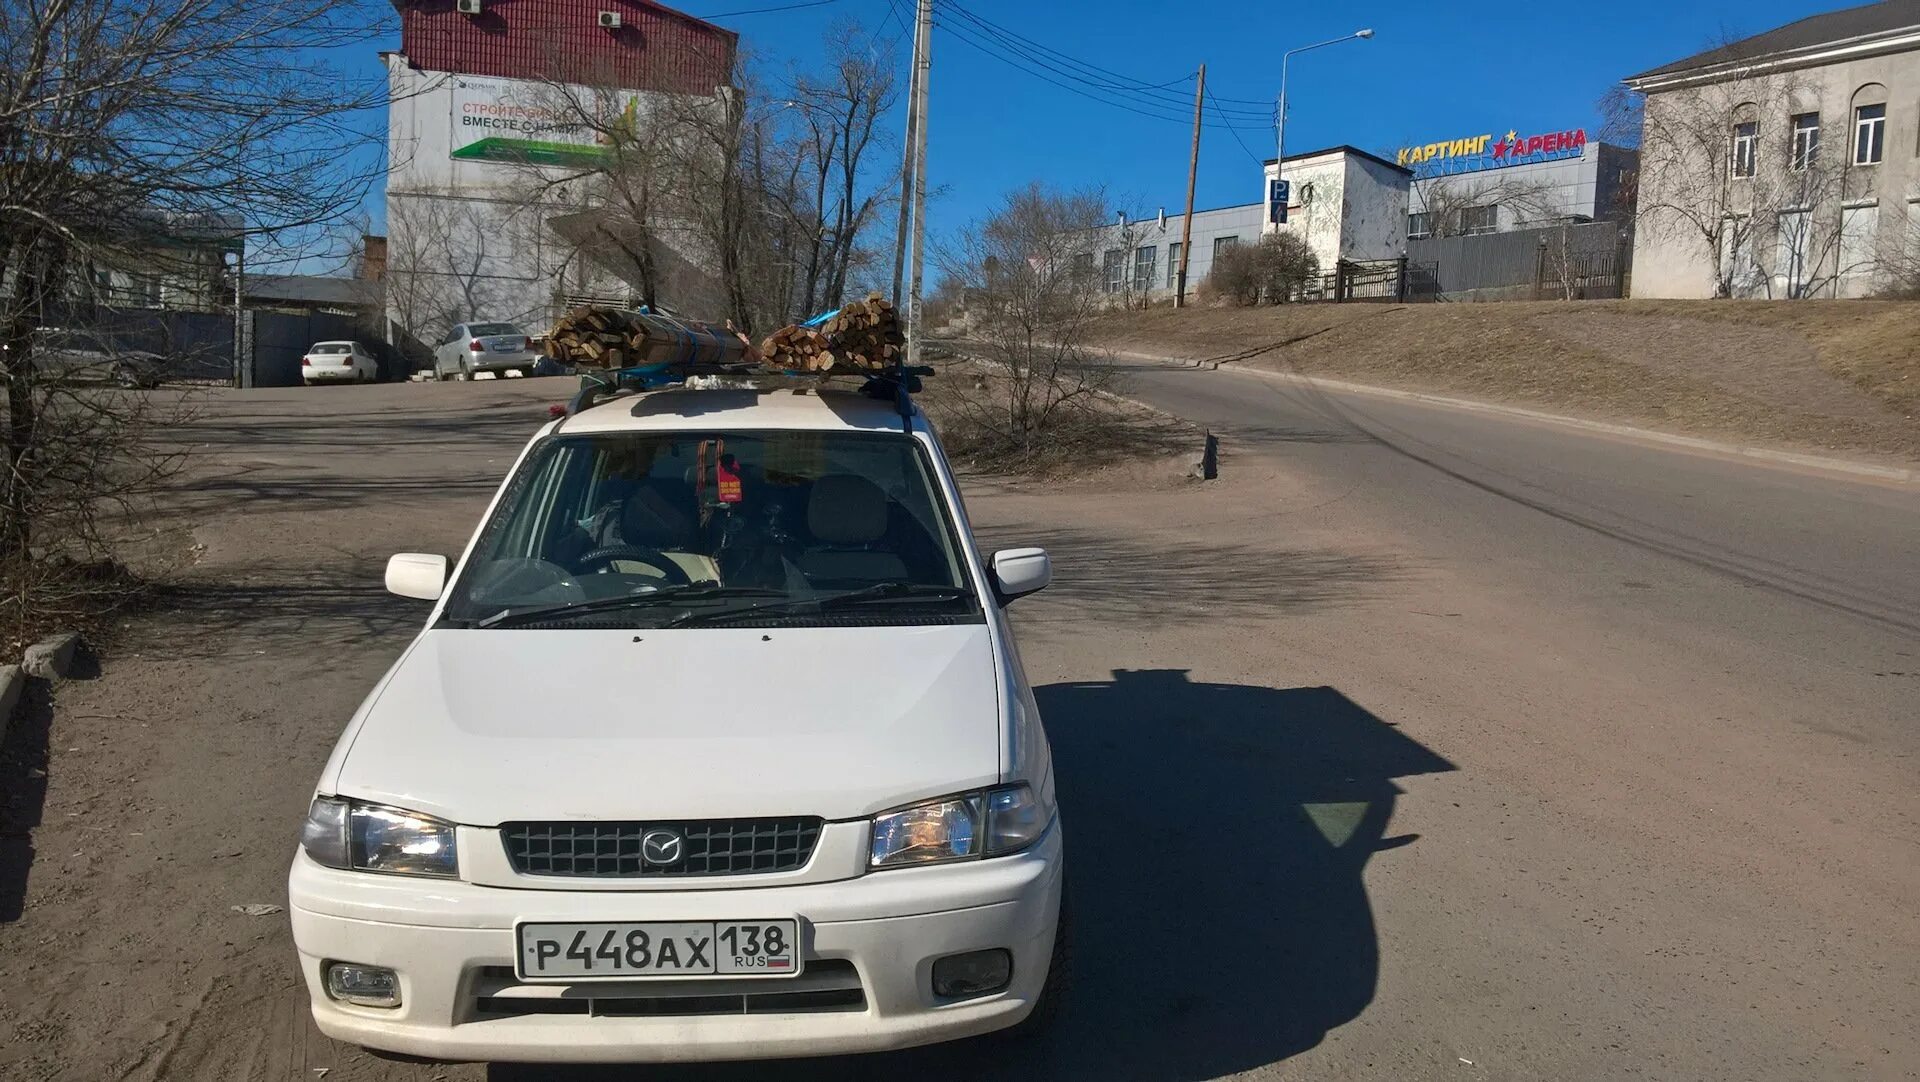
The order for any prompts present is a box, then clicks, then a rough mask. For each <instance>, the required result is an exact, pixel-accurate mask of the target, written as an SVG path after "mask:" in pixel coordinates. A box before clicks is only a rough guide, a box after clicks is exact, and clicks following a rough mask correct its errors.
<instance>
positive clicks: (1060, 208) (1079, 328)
mask: <svg viewBox="0 0 1920 1082" xmlns="http://www.w3.org/2000/svg"><path fill="white" fill-rule="evenodd" d="M1106 206H1107V199H1106V195H1105V193H1104V192H1101V191H1100V190H1098V189H1082V190H1077V191H1063V190H1059V189H1054V188H1049V187H1047V186H1045V185H1042V184H1040V183H1037V182H1036V183H1033V184H1029V185H1028V186H1026V187H1024V188H1020V189H1016V190H1015V191H1013V192H1011V193H1009V194H1008V195H1007V196H1006V197H1005V198H1004V199H1002V200H1001V203H1000V205H999V207H998V208H996V209H995V210H994V212H993V213H992V214H991V215H989V216H988V217H987V218H986V219H984V220H982V221H980V222H977V223H975V224H973V225H971V226H968V227H967V228H966V229H964V230H961V231H960V232H959V234H958V235H957V236H955V237H954V238H953V240H952V242H951V243H949V244H947V245H944V246H943V247H942V248H941V249H940V250H939V251H938V253H937V254H936V258H937V260H938V263H939V266H940V269H941V271H942V273H943V274H944V275H945V276H946V278H947V279H948V280H949V281H953V282H958V283H961V284H962V287H963V288H964V289H965V290H966V291H967V293H968V295H969V297H970V298H972V299H970V301H969V309H970V313H969V314H970V316H971V317H972V323H973V326H974V341H975V348H976V350H977V352H978V353H979V355H980V357H981V359H982V360H984V361H986V362H987V363H988V364H989V365H990V366H991V367H992V368H993V369H994V370H995V378H996V379H998V380H1000V381H1001V387H1002V388H1003V389H1002V391H1001V392H1000V393H997V394H995V395H993V396H991V397H990V398H987V399H984V400H981V401H978V402H976V403H973V405H972V408H971V409H970V410H969V414H970V419H972V420H973V421H974V422H975V423H977V424H979V425H980V426H981V427H983V428H984V429H986V430H987V431H989V432H991V433H993V434H994V435H995V437H997V439H998V440H999V441H1000V442H1001V443H1002V444H1004V445H1005V446H1007V447H1008V448H1010V449H1011V450H1012V452H1013V454H1014V456H1015V457H1031V456H1032V455H1034V454H1037V453H1038V452H1039V451H1040V449H1041V448H1042V447H1044V446H1045V445H1046V440H1047V438H1048V435H1049V433H1050V432H1052V431H1053V430H1055V429H1058V428H1060V427H1062V426H1067V425H1070V424H1071V422H1072V421H1073V420H1074V419H1075V415H1076V413H1077V412H1079V411H1081V410H1084V409H1085V408H1087V407H1088V406H1090V405H1091V404H1092V401H1093V399H1094V397H1095V395H1096V393H1097V392H1098V390H1099V389H1100V388H1101V387H1102V386H1104V385H1105V383H1106V382H1107V381H1108V376H1107V374H1106V369H1105V368H1104V367H1103V366H1102V365H1101V364H1100V363H1099V362H1100V361H1101V360H1103V358H1101V357H1099V356H1098V355H1097V354H1096V353H1095V351H1094V350H1092V349H1091V348H1090V347H1089V346H1088V332H1089V331H1090V329H1091V326H1092V324H1093V322H1094V321H1095V320H1096V319H1098V318H1099V316H1100V315H1101V314H1102V313H1103V312H1105V311H1106V310H1107V309H1108V307H1109V299H1108V294H1107V293H1106V292H1105V289H1104V285H1105V283H1104V280H1103V279H1104V275H1103V272H1101V271H1099V270H1097V269H1096V264H1095V262H1094V258H1093V256H1092V254H1091V253H1089V252H1088V251H1087V244H1088V238H1089V237H1090V236H1096V235H1100V234H1101V233H1102V232H1104V231H1105V230H1106V229H1108V228H1109V227H1107V226H1106V225H1105V221H1106V219H1107V211H1106Z"/></svg>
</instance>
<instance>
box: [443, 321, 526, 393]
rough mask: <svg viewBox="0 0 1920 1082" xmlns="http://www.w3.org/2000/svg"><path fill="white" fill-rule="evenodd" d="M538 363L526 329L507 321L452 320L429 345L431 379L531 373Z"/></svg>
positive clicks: (502, 376) (524, 374)
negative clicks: (436, 343) (433, 343)
mask: <svg viewBox="0 0 1920 1082" xmlns="http://www.w3.org/2000/svg"><path fill="white" fill-rule="evenodd" d="M539 363H540V354H538V353H535V352H534V351H533V343H532V340H531V339H529V338H528V337H527V332H525V331H523V330H521V329H520V328H518V327H516V326H514V325H513V324H511V323H456V324H454V326H453V329H452V330H450V331H448V332H447V335H446V337H445V338H442V339H441V340H440V344H439V345H437V346H435V347H433V378H435V379H472V378H473V377H474V376H475V375H477V374H479V373H481V372H492V373H493V374H494V375H495V376H496V377H501V378H504V377H505V376H506V374H507V373H508V372H518V373H519V374H521V375H523V376H531V375H533V366H534V365H536V364H539Z"/></svg>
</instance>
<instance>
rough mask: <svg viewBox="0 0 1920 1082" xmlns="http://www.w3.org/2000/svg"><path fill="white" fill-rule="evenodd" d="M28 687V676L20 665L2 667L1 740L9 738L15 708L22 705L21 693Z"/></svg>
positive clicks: (0, 691)
mask: <svg viewBox="0 0 1920 1082" xmlns="http://www.w3.org/2000/svg"><path fill="white" fill-rule="evenodd" d="M26 687H27V674H26V673H23V672H21V671H20V666H18V665H0V740H5V739H6V738H7V729H8V727H9V726H10V725H11V723H12V722H13V708H14V707H16V706H19V705H20V693H21V692H22V691H25V690H26Z"/></svg>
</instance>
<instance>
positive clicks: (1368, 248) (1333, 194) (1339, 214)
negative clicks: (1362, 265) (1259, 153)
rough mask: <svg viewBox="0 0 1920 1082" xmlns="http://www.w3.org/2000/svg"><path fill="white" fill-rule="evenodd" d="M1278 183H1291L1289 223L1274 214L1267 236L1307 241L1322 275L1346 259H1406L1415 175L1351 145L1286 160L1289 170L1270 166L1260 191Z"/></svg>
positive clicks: (1266, 219)
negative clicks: (1283, 234)
mask: <svg viewBox="0 0 1920 1082" xmlns="http://www.w3.org/2000/svg"><path fill="white" fill-rule="evenodd" d="M1275 179H1284V180H1286V181H1287V184H1288V197H1287V213H1286V219H1287V220H1286V222H1285V223H1280V222H1277V221H1275V220H1274V219H1275V218H1277V217H1278V215H1276V214H1275V213H1273V212H1272V210H1271V209H1269V210H1268V211H1267V213H1265V214H1264V215H1263V216H1262V223H1261V229H1262V232H1263V233H1277V232H1280V231H1282V230H1284V231H1286V232H1290V233H1293V234H1295V235H1297V236H1299V237H1300V238H1301V239H1303V240H1305V241H1306V242H1307V247H1308V248H1310V249H1312V250H1313V254H1314V255H1315V256H1317V257H1319V259H1320V270H1321V272H1322V273H1325V274H1330V273H1332V272H1333V268H1334V265H1335V264H1337V263H1339V262H1341V261H1342V260H1347V261H1352V262H1367V261H1372V260H1383V259H1398V258H1399V257H1401V256H1403V255H1405V254H1407V204H1408V199H1409V193H1410V191H1411V184H1412V181H1413V171H1412V170H1411V169H1408V168H1407V167H1406V166H1404V165H1398V164H1396V163H1394V162H1390V161H1388V160H1387V159H1385V158H1382V157H1380V156H1378V155H1375V154H1369V153H1367V152H1366V151H1364V150H1360V149H1358V148H1355V147H1351V146H1337V147H1329V148H1327V149H1326V150H1314V151H1308V152H1307V153H1305V154H1289V155H1287V163H1286V169H1285V170H1284V171H1282V170H1280V169H1277V168H1276V167H1275V163H1274V162H1272V161H1268V162H1267V163H1265V167H1264V169H1263V171H1262V181H1261V192H1262V193H1263V194H1264V193H1266V192H1268V191H1271V190H1272V184H1273V181H1274V180H1275Z"/></svg>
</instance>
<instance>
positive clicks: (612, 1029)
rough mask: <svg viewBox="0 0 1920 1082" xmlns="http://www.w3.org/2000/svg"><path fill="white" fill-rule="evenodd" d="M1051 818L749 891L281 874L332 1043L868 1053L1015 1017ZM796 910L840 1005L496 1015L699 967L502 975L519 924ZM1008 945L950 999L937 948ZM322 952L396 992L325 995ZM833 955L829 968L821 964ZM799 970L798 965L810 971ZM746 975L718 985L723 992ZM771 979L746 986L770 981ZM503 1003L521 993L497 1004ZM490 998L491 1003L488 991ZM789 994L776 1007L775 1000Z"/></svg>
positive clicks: (1050, 865)
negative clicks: (904, 861) (1005, 838)
mask: <svg viewBox="0 0 1920 1082" xmlns="http://www.w3.org/2000/svg"><path fill="white" fill-rule="evenodd" d="M1061 863H1062V862H1061V839H1060V831H1059V828H1058V826H1056V827H1055V828H1054V829H1053V830H1051V831H1049V832H1048V834H1047V836H1046V837H1045V838H1044V839H1042V841H1041V842H1040V843H1039V844H1037V845H1036V846H1034V847H1033V848H1032V849H1029V850H1027V851H1026V852H1024V853H1021V854H1019V855H1016V856H1011V857H1003V858H999V859H995V860H988V861H982V862H980V863H974V864H955V865H946V866H939V867H929V868H913V869H898V870H890V871H885V872H879V873H873V874H869V875H865V876H862V877H860V878H857V879H851V880H843V881H839V882H832V883H812V884H805V885H797V886H781V887H763V888H754V889H741V890H712V889H707V890H687V891H660V890H652V891H633V892H627V891H605V890H600V891H566V890H516V889H503V888H499V887H485V886H477V885H474V884H470V883H464V882H451V883H450V882H438V881H434V880H427V879H407V878H400V877H393V876H379V875H370V874H367V873H363V872H341V871H335V870H333V869H329V868H324V867H321V866H320V865H317V864H314V863H313V862H312V861H310V860H308V859H307V858H306V856H305V855H304V854H300V855H297V856H295V858H294V863H293V869H292V872H291V873H290V875H289V877H288V893H289V898H290V901H291V903H292V904H291V907H290V913H291V914H292V920H293V938H294V945H295V947H296V948H297V949H298V951H299V955H300V968H301V971H302V973H303V974H304V975H305V977H306V981H307V988H308V992H309V994H310V996H311V999H312V1004H313V1016H314V1021H315V1023H316V1024H317V1025H318V1026H319V1028H320V1030H321V1032H323V1033H325V1034H327V1035H328V1036H329V1037H333V1038H335V1039H336V1040H342V1041H350V1042H352V1043H355V1044H361V1045H366V1046H368V1047H372V1048H379V1049H384V1050H387V1051H393V1052H402V1053H406V1054H410V1055H416V1056H424V1057H429V1058H433V1059H442V1060H504V1061H545V1062H574V1063H593V1062H670V1061H693V1060H731V1059H763V1058H773V1057H784V1056H810V1055H832V1054H839V1053H848V1052H874V1051H883V1050H888V1049H897V1048H907V1047H911V1046H914V1045H921V1044H931V1043H934V1042H937V1041H944V1040H951V1039H954V1038H959V1037H967V1036H972V1035H975V1034H980V1033H986V1032H990V1031H992V1030H996V1029H1002V1028H1005V1027H1007V1026H1011V1025H1013V1024H1015V1023H1017V1022H1019V1021H1020V1020H1021V1019H1023V1018H1025V1017H1026V1016H1027V1014H1028V1013H1029V1012H1030V1011H1031V1010H1032V1009H1033V1007H1034V1005H1035V1003H1037V1002H1038V999H1039V996H1040V991H1041V988H1042V986H1043V985H1044V984H1045V981H1046V976H1047V964H1048V960H1049V958H1050V957H1051V954H1052V950H1053V937H1054V931H1055V927H1056V923H1057V920H1058V916H1059V908H1060V890H1061V882H1062V879H1061ZM789 914H791V915H793V916H795V917H798V918H799V920H800V924H801V934H802V937H803V938H804V940H805V944H806V946H805V959H806V967H808V968H810V969H813V970H814V971H816V972H825V971H827V970H828V969H830V968H833V967H834V966H838V968H839V969H840V970H842V971H844V970H846V968H847V965H848V964H850V966H851V971H852V972H854V973H857V974H858V978H859V985H860V993H861V994H860V996H859V997H858V1000H859V1001H858V1002H857V1003H855V1004H853V1005H851V1006H849V1005H845V1004H842V1005H840V1006H837V1007H835V1008H834V1009H831V1010H818V1011H814V1010H793V1011H791V1012H790V1013H771V1012H769V1013H744V1014H743V1013H741V1012H740V1011H739V1010H738V1009H733V1010H731V1011H729V1012H728V1013H712V1014H701V1013H672V1014H665V1015H655V1016H647V1015H642V1016H634V1015H633V1014H631V1013H621V1014H619V1015H618V1016H607V1015H604V1014H602V1013H600V1010H599V1008H598V1007H597V1006H596V1007H592V1008H591V1009H590V1013H570V1014H550V1013H529V1014H502V1013H499V1010H498V1008H499V1006H500V1004H501V1003H502V1002H503V1001H502V1000H501V999H499V998H495V997H497V996H499V995H501V994H503V993H504V994H505V995H506V996H509V997H511V996H518V995H525V996H540V997H544V998H546V999H549V1000H550V999H555V998H559V999H573V1000H608V999H612V998H616V997H624V996H639V997H646V996H651V995H661V994H669V993H672V992H675V991H678V990H689V991H691V990H690V989H689V986H690V985H692V984H694V983H695V982H688V981H676V982H671V983H672V986H673V987H671V988H669V986H668V985H667V983H665V982H640V981H636V982H624V983H618V984H616V983H615V982H604V983H603V982H591V983H581V984H574V985H560V986H554V985H550V984H544V985H540V986H538V987H531V988H530V987H529V986H525V985H520V984H519V983H518V982H517V981H516V980H514V979H513V978H512V976H511V971H512V967H513V962H514V946H515V944H514V932H513V927H514V924H515V922H516V921H561V922H593V921H649V920H662V921H684V920H709V919H738V918H744V919H756V918H763V917H780V916H786V915H789ZM996 947H998V948H1004V949H1006V950H1009V951H1011V952H1012V954H1013V981H1012V984H1011V985H1010V986H1009V987H1008V988H1007V989H1006V990H1005V991H1003V992H999V993H995V994H992V995H987V996H982V997H979V998H974V999H966V1000H961V1001H958V1002H947V1001H943V1000H941V999H939V998H938V997H936V996H935V995H934V993H933V986H932V978H931V972H932V967H933V963H934V961H935V960H936V959H938V958H940V957H943V956H945V955H949V954H957V953H961V952H965V951H973V950H985V949H990V948H996ZM332 961H345V962H359V963H363V964H368V965H378V966H387V967H390V968H392V969H394V970H396V971H397V972H398V974H399V979H400V987H401V1000H402V1002H401V1006H399V1007H397V1008H393V1009H381V1008H372V1007H358V1006H353V1005H351V1004H346V1003H340V1002H337V1001H335V1000H333V999H332V998H330V997H329V996H328V995H327V993H326V991H325V986H324V980H323V967H324V965H325V963H327V962H332ZM822 962H825V963H829V964H828V965H825V966H820V965H816V963H822ZM806 978H807V974H806V973H805V972H803V974H802V975H801V977H799V978H793V980H796V981H799V980H805V979H806ZM742 983H743V982H739V981H733V982H727V985H726V986H725V988H724V989H723V988H722V986H720V985H718V984H709V985H708V986H707V987H708V989H712V990H728V989H731V988H733V987H736V986H742ZM785 983H787V982H786V981H785V980H783V979H780V978H768V979H762V980H756V981H752V982H751V984H750V990H752V991H756V992H771V993H777V992H779V991H780V990H781V986H782V985H783V984H785ZM504 1002H505V1003H506V1005H507V1006H508V1007H509V1008H510V1009H511V1008H512V1007H513V1004H514V1002H515V1001H513V1000H511V999H509V1000H506V1001H504ZM483 1005H484V1006H483ZM782 1009H784V1008H782Z"/></svg>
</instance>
